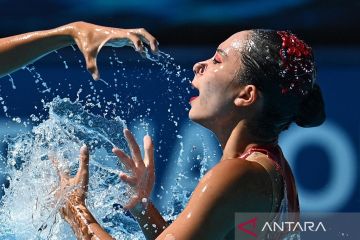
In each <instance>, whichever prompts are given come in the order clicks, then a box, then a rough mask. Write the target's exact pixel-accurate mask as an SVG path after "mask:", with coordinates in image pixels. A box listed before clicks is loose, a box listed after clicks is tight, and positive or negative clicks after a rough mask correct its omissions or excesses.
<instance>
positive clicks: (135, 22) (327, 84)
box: [0, 0, 360, 212]
mask: <svg viewBox="0 0 360 240" xmlns="http://www.w3.org/2000/svg"><path fill="white" fill-rule="evenodd" d="M0 6H1V8H0V15H1V16H2V18H1V23H0V37H6V36H10V35H14V34H19V33H23V32H29V31H34V30H41V29H48V28H52V27H56V26H59V25H62V24H66V23H69V22H72V21H79V20H82V21H88V22H92V23H95V24H99V25H109V26H113V27H122V28H134V27H144V28H146V29H147V30H149V32H151V33H152V34H153V35H154V36H156V37H157V39H158V40H159V42H160V49H161V50H162V51H164V52H167V53H170V54H171V56H172V57H174V59H175V62H176V63H177V64H179V65H181V67H182V68H183V69H187V71H184V75H185V76H186V77H187V78H189V79H192V71H191V69H192V65H193V64H194V63H195V62H197V61H200V60H203V59H207V58H209V57H211V56H212V55H213V52H214V50H215V49H216V47H217V45H218V44H219V43H221V42H222V41H224V40H225V39H226V38H227V37H229V36H230V35H231V34H233V33H235V32H237V31H240V30H243V29H251V28H274V29H288V30H291V31H293V32H294V33H296V34H298V35H299V36H300V37H301V38H303V39H304V40H306V41H307V42H308V43H309V44H310V45H311V46H313V49H314V52H315V58H316V62H317V69H318V75H317V76H318V78H317V81H318V83H319V84H320V86H321V88H322V91H323V95H324V98H325V102H326V112H327V120H326V122H325V124H324V125H322V126H321V127H318V128H313V129H299V128H297V127H292V128H291V129H290V130H289V131H287V132H285V133H284V134H283V135H282V136H281V138H280V143H281V146H282V147H283V150H284V152H285V156H287V158H288V160H289V162H290V164H291V166H292V168H293V169H294V172H295V175H296V179H297V184H298V188H299V195H300V200H301V206H302V209H303V210H308V211H352V212H355V211H360V190H359V187H360V180H359V172H360V171H359V169H360V168H359V150H360V142H359V136H360V128H359V120H360V113H359V107H358V102H359V100H356V99H358V98H359V93H358V91H359V89H360V81H359V76H360V32H359V31H358V25H359V24H360V16H359V12H360V11H359V10H360V2H359V1H317V0H293V1H290V0H280V1H274V0H273V1H268V0H252V1H250V0H237V1H234V0H223V1H221V2H219V1H210V0H199V1H189V0H183V1H179V0H172V1H170V0H159V1H129V0H122V1H115V0H101V1H100V0H94V1H84V0H79V1H76V3H75V2H74V1H69V0H62V1H54V0H53V1H23V2H22V1H6V0H0ZM117 51H118V55H121V58H122V59H123V61H126V60H127V59H132V61H128V62H127V63H126V64H127V65H126V70H127V71H129V72H131V71H132V70H133V69H136V68H139V65H142V67H143V68H146V67H147V65H146V63H143V64H142V63H141V64H139V63H138V61H136V58H137V56H135V55H134V53H132V51H128V50H117ZM111 54H112V52H111V50H109V49H104V51H103V52H102V53H101V54H100V55H101V56H103V57H101V56H100V57H99V58H100V59H99V67H100V71H101V74H102V78H103V79H104V80H106V81H111V78H112V74H113V73H114V71H115V70H116V69H114V67H112V66H110V65H109V64H108V63H109V59H108V56H110V55H111ZM59 56H61V57H62V58H61V59H60V58H59ZM64 59H65V60H66V62H67V64H68V65H69V66H72V67H70V70H69V69H66V71H65V68H64V63H63V60H64ZM79 59H81V55H80V54H79V51H73V50H72V49H71V48H66V49H63V50H61V51H59V52H58V53H57V54H50V55H48V56H46V57H45V58H44V59H42V60H40V61H39V62H37V63H36V64H35V67H36V70H37V72H39V73H41V75H42V78H43V79H45V80H46V82H52V83H53V84H55V83H58V82H64V81H65V82H66V84H62V85H60V86H59V85H57V87H58V88H64V90H65V88H67V87H68V85H67V84H68V83H72V84H73V86H72V88H73V89H77V87H76V84H82V85H84V84H87V83H88V81H89V78H90V75H87V74H86V73H84V72H85V70H84V68H81V66H80V65H79V64H77V62H78V61H79ZM134 59H135V60H134ZM149 67H151V66H150V65H149ZM158 77H159V78H160V77H161V76H158ZM11 79H14V82H15V85H16V89H15V90H14V89H12V83H11ZM35 79H36V78H34V77H32V76H31V74H29V71H27V70H20V71H18V72H16V73H14V74H12V75H11V76H6V77H3V78H1V79H0V81H1V83H0V86H1V89H0V96H2V97H4V98H5V97H6V105H7V107H9V112H10V113H11V116H16V117H20V118H25V119H26V118H28V117H29V115H30V114H32V113H34V112H36V111H40V110H34V105H38V106H39V105H41V104H40V103H41V99H42V98H44V94H40V93H39V92H40V91H39V90H37V89H39V85H36V84H34V81H35ZM120 80H121V79H120ZM142 84H145V85H141V84H139V86H142V88H141V89H139V91H138V92H136V94H135V95H137V96H146V97H149V98H150V99H151V98H154V97H155V96H157V95H161V91H163V90H164V89H163V88H165V87H166V85H165V84H164V82H162V81H159V82H146V83H142ZM162 84H163V85H162ZM95 85H97V87H99V88H104V89H105V90H104V91H105V92H106V87H105V85H101V84H99V83H96V84H95ZM165 90H166V89H165ZM176 91H178V92H176V94H177V95H179V96H181V94H182V93H181V91H182V89H177V90H176ZM183 91H184V89H183ZM60 92H63V91H59V94H60ZM119 94H120V95H121V96H123V97H124V98H129V100H130V98H131V97H132V94H134V93H131V92H126V91H125V92H122V93H119ZM174 94H175V93H174ZM176 94H175V95H176ZM45 95H46V94H45ZM185 95H186V94H185ZM68 96H69V97H71V98H72V99H75V98H76V91H75V92H74V93H70V94H69V95H68ZM47 100H49V99H47ZM163 101H164V102H161V101H159V104H158V107H159V109H163V110H164V111H161V110H159V111H158V112H157V113H158V114H154V115H151V114H150V117H151V119H149V120H148V121H149V125H150V128H151V129H152V131H153V136H154V138H155V144H158V145H157V146H158V149H157V150H158V151H157V152H156V154H157V156H158V157H157V158H158V159H159V160H157V166H156V167H157V183H156V188H155V193H154V196H153V198H154V201H155V202H156V203H157V204H159V205H163V204H166V197H162V195H161V191H163V190H162V187H164V188H165V189H166V186H169V185H170V183H171V181H173V179H172V178H173V176H175V175H174V174H175V173H178V172H182V171H190V172H194V171H195V173H193V174H194V176H196V174H198V173H196V171H200V169H195V170H194V169H193V164H191V165H186V164H185V165H182V166H181V167H179V165H178V164H174V163H175V162H176V161H177V160H178V158H179V154H181V153H182V154H188V155H192V156H194V158H195V159H197V158H198V156H199V154H200V157H201V152H203V150H204V149H202V150H201V151H200V150H199V152H197V151H194V149H193V146H197V145H199V146H200V147H201V146H203V145H202V143H205V145H206V146H207V147H206V149H211V151H214V156H215V159H216V158H219V157H220V156H221V153H220V152H219V147H218V145H217V143H216V141H215V139H214V137H213V136H212V135H211V134H210V133H209V132H207V131H206V130H204V129H202V128H200V127H199V126H197V125H194V124H192V123H189V121H188V120H187V113H186V108H188V107H189V106H183V107H181V106H180V105H177V106H175V107H176V109H174V110H173V111H175V112H176V115H177V116H178V117H179V119H178V128H176V131H174V128H172V127H168V128H166V127H165V128H164V124H165V126H166V124H167V118H168V116H167V115H166V114H165V113H166V110H167V107H168V106H166V104H165V102H166V99H163ZM144 107H145V106H139V107H138V109H137V111H138V113H142V112H144V111H145V110H144ZM155 112H156V111H155ZM162 112H163V113H164V114H163V115H162V114H160V113H162ZM133 114H136V112H133ZM121 117H123V118H125V119H126V120H128V122H129V125H130V127H132V128H133V129H135V130H134V131H135V133H136V134H137V137H138V139H141V135H142V134H143V133H142V132H141V131H139V132H136V129H137V128H136V126H135V125H136V124H139V123H136V122H132V121H131V120H132V119H133V116H128V115H126V114H124V115H122V116H121ZM169 126H170V125H169ZM26 128H28V129H29V128H30V129H31V126H24V124H18V123H16V121H12V117H10V118H9V117H6V116H5V112H4V111H3V110H1V109H0V133H1V135H3V134H4V135H14V134H16V133H18V132H19V131H21V129H26ZM160 128H161V129H162V131H161V133H160V132H158V131H157V130H158V129H160ZM178 135H180V136H181V139H179V136H178ZM164 139H165V140H164ZM161 140H162V141H164V142H166V144H164V143H161ZM180 140H181V141H180ZM180 142H181V145H182V147H183V148H182V150H183V152H181V151H180V150H179V148H180ZM0 147H1V151H2V152H3V153H5V151H6V144H1V143H0ZM179 152H181V153H179ZM0 168H1V166H0ZM190 169H191V170H190ZM0 182H4V183H5V182H6V179H5V176H4V175H2V176H1V174H0ZM188 184H189V188H190V189H191V188H193V187H194V185H195V184H196V182H194V180H193V179H192V180H191V181H190V180H189V182H188Z"/></svg>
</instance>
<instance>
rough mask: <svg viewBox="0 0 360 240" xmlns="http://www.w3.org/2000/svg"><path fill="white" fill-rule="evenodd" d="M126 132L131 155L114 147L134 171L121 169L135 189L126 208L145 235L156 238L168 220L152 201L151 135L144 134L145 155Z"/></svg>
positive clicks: (122, 175)
mask: <svg viewBox="0 0 360 240" xmlns="http://www.w3.org/2000/svg"><path fill="white" fill-rule="evenodd" d="M124 135H125V138H126V140H127V142H128V145H129V147H130V150H131V157H130V156H128V155H127V154H125V153H124V152H123V151H121V150H120V149H118V148H114V149H113V152H114V153H115V154H116V155H117V156H118V157H119V159H120V160H121V161H122V162H123V163H124V165H125V167H126V168H127V169H128V170H129V171H130V172H131V175H127V174H125V173H121V174H120V178H121V180H123V181H125V182H126V183H128V184H129V185H130V186H131V187H132V189H133V192H134V193H135V194H134V196H133V197H132V199H131V200H130V202H129V203H128V204H127V205H126V206H124V208H125V209H127V210H129V211H130V212H131V214H132V215H133V216H134V217H135V219H136V220H137V222H138V223H139V226H140V227H141V230H142V231H143V233H144V235H145V237H146V239H149V240H150V239H155V238H156V237H157V236H158V235H159V234H160V233H161V232H162V231H163V230H164V229H165V228H166V227H167V226H168V224H167V222H166V221H165V220H164V218H163V217H162V216H161V214H160V212H159V211H158V210H157V209H156V207H155V206H154V205H153V203H152V202H151V201H150V194H151V192H152V189H153V186H154V182H155V172H154V171H155V170H154V147H153V144H152V141H151V138H150V137H149V136H145V137H144V152H145V155H144V158H142V156H141V152H140V148H139V146H138V144H137V143H136V141H135V138H134V136H133V135H132V133H131V132H130V131H129V130H128V129H125V130H124Z"/></svg>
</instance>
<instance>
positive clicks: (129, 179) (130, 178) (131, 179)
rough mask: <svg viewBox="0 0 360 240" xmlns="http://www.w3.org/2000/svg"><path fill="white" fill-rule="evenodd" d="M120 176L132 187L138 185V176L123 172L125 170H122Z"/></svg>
mask: <svg viewBox="0 0 360 240" xmlns="http://www.w3.org/2000/svg"><path fill="white" fill-rule="evenodd" d="M119 177H120V179H121V180H122V181H124V182H126V183H127V184H129V185H130V186H131V187H134V186H136V183H137V181H136V180H137V179H136V177H133V176H129V175H127V174H125V173H123V172H121V173H120V174H119Z"/></svg>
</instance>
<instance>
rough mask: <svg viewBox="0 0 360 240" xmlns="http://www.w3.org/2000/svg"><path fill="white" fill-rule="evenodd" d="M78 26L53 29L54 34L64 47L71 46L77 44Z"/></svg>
mask: <svg viewBox="0 0 360 240" xmlns="http://www.w3.org/2000/svg"><path fill="white" fill-rule="evenodd" d="M76 29H77V27H76V24H75V23H70V24H66V25H64V26H60V27H57V28H55V29H53V31H54V34H55V35H57V36H58V38H59V40H60V41H61V43H62V45H66V46H70V45H72V44H75V36H76V31H77V30H76Z"/></svg>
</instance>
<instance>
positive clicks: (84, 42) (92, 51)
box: [70, 22, 158, 80]
mask: <svg viewBox="0 0 360 240" xmlns="http://www.w3.org/2000/svg"><path fill="white" fill-rule="evenodd" d="M70 26H71V27H73V30H74V31H73V34H72V36H73V38H74V40H75V42H76V44H77V46H78V47H79V49H80V50H81V52H82V53H83V55H84V57H85V61H86V66H87V69H88V71H89V72H90V73H91V74H92V76H93V78H94V79H95V80H97V79H99V78H100V76H99V71H98V68H97V64H96V57H97V55H98V53H99V51H100V50H101V48H102V47H103V46H111V47H123V46H132V47H134V48H135V50H136V51H138V52H139V53H140V54H141V55H142V56H143V57H145V56H146V55H145V52H144V50H145V49H144V45H143V42H144V43H146V44H148V45H149V46H150V49H151V51H152V52H153V53H157V52H158V42H157V40H156V39H155V37H153V36H152V35H151V34H150V33H149V32H148V31H146V30H145V29H144V28H137V29H122V28H112V27H104V26H99V25H94V24H90V23H86V22H75V23H72V24H70Z"/></svg>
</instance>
